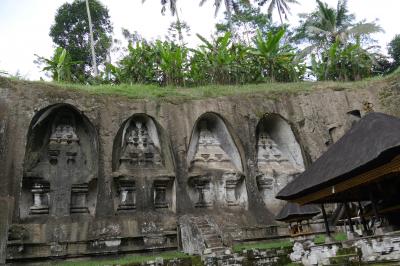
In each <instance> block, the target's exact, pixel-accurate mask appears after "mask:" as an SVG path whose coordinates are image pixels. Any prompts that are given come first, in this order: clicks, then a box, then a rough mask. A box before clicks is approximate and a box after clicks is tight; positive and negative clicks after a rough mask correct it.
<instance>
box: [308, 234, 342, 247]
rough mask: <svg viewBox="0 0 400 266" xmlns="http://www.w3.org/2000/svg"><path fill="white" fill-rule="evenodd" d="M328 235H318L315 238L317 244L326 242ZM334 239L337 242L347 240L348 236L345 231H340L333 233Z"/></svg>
mask: <svg viewBox="0 0 400 266" xmlns="http://www.w3.org/2000/svg"><path fill="white" fill-rule="evenodd" d="M325 239H326V235H322V234H321V235H316V236H315V238H314V243H315V244H316V245H321V244H324V243H325ZM333 239H334V240H335V241H337V242H341V241H345V240H347V236H346V234H345V233H343V232H339V233H336V234H334V235H333Z"/></svg>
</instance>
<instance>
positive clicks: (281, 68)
mask: <svg viewBox="0 0 400 266" xmlns="http://www.w3.org/2000/svg"><path fill="white" fill-rule="evenodd" d="M285 31H286V30H285V29H284V28H281V29H280V30H279V31H278V32H276V33H273V32H268V33H267V36H266V38H264V37H263V36H262V34H261V32H260V31H257V36H256V37H255V39H254V44H255V48H253V49H252V51H251V52H252V53H253V54H254V55H256V56H259V57H260V60H261V65H262V67H263V73H264V74H265V75H266V76H268V77H269V79H270V80H271V81H290V80H296V79H297V76H298V75H301V73H298V72H299V71H298V64H297V62H296V61H295V53H294V50H293V48H292V47H290V46H289V45H287V44H281V42H282V38H283V36H284V34H285Z"/></svg>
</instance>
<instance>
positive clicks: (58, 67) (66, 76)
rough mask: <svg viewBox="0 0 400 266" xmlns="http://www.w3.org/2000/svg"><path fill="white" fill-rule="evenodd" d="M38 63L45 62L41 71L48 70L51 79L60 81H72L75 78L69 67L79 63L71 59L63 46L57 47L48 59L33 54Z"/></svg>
mask: <svg viewBox="0 0 400 266" xmlns="http://www.w3.org/2000/svg"><path fill="white" fill-rule="evenodd" d="M35 56H36V57H37V62H38V63H39V64H45V65H46V66H45V67H43V68H42V71H46V72H50V73H51V76H52V79H53V80H55V81H57V82H61V81H68V82H71V81H74V80H75V79H76V78H75V77H74V76H73V75H72V71H71V68H72V66H74V65H77V64H80V63H82V62H80V61H71V56H70V55H69V53H68V51H67V50H65V48H62V47H57V48H56V50H55V52H54V55H53V57H52V58H50V59H48V58H45V57H42V56H38V55H35Z"/></svg>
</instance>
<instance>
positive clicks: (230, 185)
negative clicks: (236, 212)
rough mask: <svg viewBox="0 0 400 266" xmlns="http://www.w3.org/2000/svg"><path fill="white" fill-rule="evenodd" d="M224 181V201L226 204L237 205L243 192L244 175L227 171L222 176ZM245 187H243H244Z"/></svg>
mask: <svg viewBox="0 0 400 266" xmlns="http://www.w3.org/2000/svg"><path fill="white" fill-rule="evenodd" d="M222 178H223V180H224V181H225V192H226V196H225V197H226V198H225V199H226V202H227V205H228V206H239V204H240V203H241V202H240V199H241V198H242V196H243V194H244V193H245V192H243V187H241V186H243V184H242V183H243V180H244V175H243V174H242V173H238V172H227V173H224V174H223V176H222ZM244 189H245V188H244Z"/></svg>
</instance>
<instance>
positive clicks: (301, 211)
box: [275, 202, 321, 222]
mask: <svg viewBox="0 0 400 266" xmlns="http://www.w3.org/2000/svg"><path fill="white" fill-rule="evenodd" d="M320 212H321V211H320V209H319V208H318V207H317V206H315V205H313V204H308V205H302V206H300V205H299V204H297V203H292V202H288V203H287V204H286V205H285V206H284V207H283V208H282V210H281V211H280V212H279V213H278V215H277V216H276V218H275V220H277V221H282V222H292V221H301V220H307V219H310V218H312V217H313V216H315V215H317V214H318V213H320Z"/></svg>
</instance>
